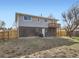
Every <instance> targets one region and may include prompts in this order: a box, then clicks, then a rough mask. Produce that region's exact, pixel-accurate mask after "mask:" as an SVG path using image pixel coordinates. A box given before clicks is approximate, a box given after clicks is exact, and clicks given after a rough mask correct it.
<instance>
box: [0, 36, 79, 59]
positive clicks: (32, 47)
mask: <svg viewBox="0 0 79 59" xmlns="http://www.w3.org/2000/svg"><path fill="white" fill-rule="evenodd" d="M78 46H79V43H78V41H76V40H74V39H69V38H63V37H62V38H60V37H47V38H39V37H36V38H26V39H14V40H6V41H3V40H0V57H1V58H5V57H6V58H7V57H8V58H15V57H17V58H34V57H36V58H42V57H43V58H57V57H61V58H64V57H69V58H71V57H79V47H78Z"/></svg>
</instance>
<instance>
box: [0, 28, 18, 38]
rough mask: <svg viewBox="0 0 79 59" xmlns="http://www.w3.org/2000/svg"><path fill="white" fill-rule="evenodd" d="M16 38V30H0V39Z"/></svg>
mask: <svg viewBox="0 0 79 59" xmlns="http://www.w3.org/2000/svg"><path fill="white" fill-rule="evenodd" d="M16 38H17V31H16V30H6V31H3V30H2V31H0V39H16Z"/></svg>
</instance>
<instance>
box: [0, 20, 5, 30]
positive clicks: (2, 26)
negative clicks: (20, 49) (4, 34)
mask: <svg viewBox="0 0 79 59" xmlns="http://www.w3.org/2000/svg"><path fill="white" fill-rule="evenodd" d="M4 28H5V22H4V21H1V20H0V29H4Z"/></svg>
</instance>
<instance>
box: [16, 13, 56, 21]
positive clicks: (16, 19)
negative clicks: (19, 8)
mask: <svg viewBox="0 0 79 59" xmlns="http://www.w3.org/2000/svg"><path fill="white" fill-rule="evenodd" d="M17 15H29V16H32V17H38V18H46V19H50V20H56V21H58V20H57V19H53V18H48V17H43V16H35V15H30V14H25V13H18V12H16V17H17ZM15 20H17V19H15Z"/></svg>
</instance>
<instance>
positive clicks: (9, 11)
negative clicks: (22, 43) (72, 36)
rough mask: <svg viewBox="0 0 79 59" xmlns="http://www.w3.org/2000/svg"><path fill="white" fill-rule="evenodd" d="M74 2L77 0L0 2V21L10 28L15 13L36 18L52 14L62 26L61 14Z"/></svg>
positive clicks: (17, 0) (9, 0)
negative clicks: (35, 16)
mask: <svg viewBox="0 0 79 59" xmlns="http://www.w3.org/2000/svg"><path fill="white" fill-rule="evenodd" d="M76 2H78V0H0V20H3V21H5V23H6V27H11V26H13V23H14V21H15V13H16V12H21V13H27V14H32V15H37V16H40V15H41V13H42V15H43V16H49V15H50V14H52V15H53V17H55V18H56V19H59V22H60V23H61V25H63V22H62V16H61V13H63V12H64V11H66V10H67V9H68V8H70V7H71V6H72V4H74V3H76Z"/></svg>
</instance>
